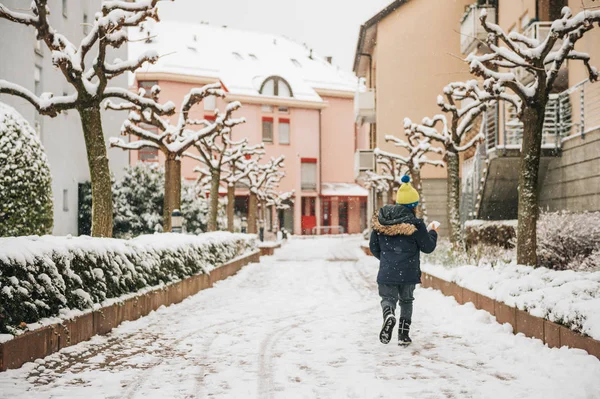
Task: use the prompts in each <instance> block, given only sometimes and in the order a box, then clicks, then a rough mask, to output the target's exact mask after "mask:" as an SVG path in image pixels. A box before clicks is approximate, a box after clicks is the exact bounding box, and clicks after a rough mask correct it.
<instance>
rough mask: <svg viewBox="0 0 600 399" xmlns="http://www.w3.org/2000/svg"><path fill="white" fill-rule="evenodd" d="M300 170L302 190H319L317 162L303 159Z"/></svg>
mask: <svg viewBox="0 0 600 399" xmlns="http://www.w3.org/2000/svg"><path fill="white" fill-rule="evenodd" d="M301 162H302V163H301V168H300V180H301V182H300V188H301V189H302V190H316V189H317V160H316V159H314V158H302V160H301Z"/></svg>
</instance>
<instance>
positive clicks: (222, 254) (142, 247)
mask: <svg viewBox="0 0 600 399" xmlns="http://www.w3.org/2000/svg"><path fill="white" fill-rule="evenodd" d="M255 249H256V240H255V238H254V236H248V235H243V234H231V233H226V232H216V233H208V234H202V235H200V236H194V235H181V234H154V235H146V236H140V237H137V238H135V239H132V240H118V239H110V238H91V237H85V236H84V237H76V238H71V237H52V236H43V237H37V236H31V237H16V238H0V333H12V334H14V333H16V332H18V326H19V325H20V324H21V323H22V322H25V323H34V322H37V321H38V320H40V319H41V318H45V317H54V316H58V315H59V314H60V313H61V312H64V311H66V310H69V309H78V310H85V309H90V308H92V307H93V306H94V304H99V303H101V302H102V301H104V300H106V299H109V298H117V297H120V296H122V295H125V294H129V293H135V292H136V291H139V290H140V289H143V288H146V287H152V286H156V285H161V284H166V283H169V282H173V281H178V280H180V279H183V278H185V277H189V276H192V275H194V274H198V273H208V272H210V270H212V269H214V268H215V267H217V266H219V265H222V264H224V263H227V262H229V261H231V260H233V259H234V258H236V257H239V256H241V255H243V254H244V253H246V252H249V251H251V250H255Z"/></svg>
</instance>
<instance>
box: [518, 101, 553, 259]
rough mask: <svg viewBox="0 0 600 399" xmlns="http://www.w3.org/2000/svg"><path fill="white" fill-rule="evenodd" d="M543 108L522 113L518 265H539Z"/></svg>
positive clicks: (529, 109)
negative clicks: (539, 197) (539, 178)
mask: <svg viewBox="0 0 600 399" xmlns="http://www.w3.org/2000/svg"><path fill="white" fill-rule="evenodd" d="M545 107H546V105H545V104H541V105H538V106H536V107H535V108H534V107H526V108H525V109H524V110H523V117H522V118H521V120H522V122H523V144H522V147H521V169H520V176H519V224H518V226H517V262H518V263H519V264H521V265H528V266H536V265H537V254H536V249H537V231H536V227H537V219H538V190H537V187H538V175H539V170H540V157H541V152H542V131H543V127H544V109H545Z"/></svg>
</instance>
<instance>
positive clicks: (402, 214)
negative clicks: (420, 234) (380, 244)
mask: <svg viewBox="0 0 600 399" xmlns="http://www.w3.org/2000/svg"><path fill="white" fill-rule="evenodd" d="M372 223H373V230H375V231H377V232H378V233H381V234H384V235H386V236H411V235H413V234H414V233H415V231H417V227H416V223H418V219H417V218H416V217H415V215H414V214H413V213H412V211H411V210H410V209H408V208H406V207H404V206H402V205H386V206H384V207H382V208H381V209H380V210H379V214H375V215H373V221H372Z"/></svg>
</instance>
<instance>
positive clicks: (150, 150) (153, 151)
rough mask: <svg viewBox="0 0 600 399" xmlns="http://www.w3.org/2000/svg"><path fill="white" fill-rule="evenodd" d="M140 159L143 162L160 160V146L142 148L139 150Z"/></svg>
mask: <svg viewBox="0 0 600 399" xmlns="http://www.w3.org/2000/svg"><path fill="white" fill-rule="evenodd" d="M138 159H139V160H140V161H142V162H158V148H154V147H142V148H140V150H139V151H138Z"/></svg>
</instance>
